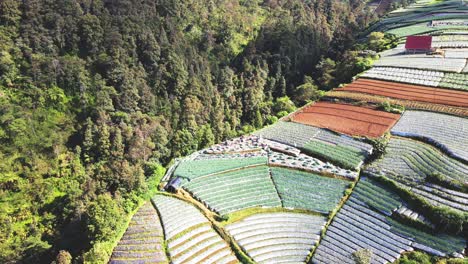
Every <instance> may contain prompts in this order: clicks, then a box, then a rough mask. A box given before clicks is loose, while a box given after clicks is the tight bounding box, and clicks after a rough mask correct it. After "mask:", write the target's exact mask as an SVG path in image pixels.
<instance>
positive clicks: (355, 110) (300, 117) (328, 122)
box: [292, 102, 399, 137]
mask: <svg viewBox="0 0 468 264" xmlns="http://www.w3.org/2000/svg"><path fill="white" fill-rule="evenodd" d="M398 118H399V115H396V114H391V113H387V112H382V111H376V110H372V109H369V108H364V107H358V106H352V105H345V104H334V103H328V102H318V103H315V104H313V105H310V106H309V107H306V108H304V109H303V110H302V111H300V112H298V113H297V114H295V115H294V116H293V117H292V120H293V121H294V122H297V123H302V124H306V125H312V126H317V127H322V128H328V129H330V130H333V131H336V132H340V133H344V134H348V135H358V136H369V137H380V136H382V135H383V134H384V133H385V132H386V131H387V130H388V129H389V128H390V127H391V126H393V124H395V122H396V121H397V120H398Z"/></svg>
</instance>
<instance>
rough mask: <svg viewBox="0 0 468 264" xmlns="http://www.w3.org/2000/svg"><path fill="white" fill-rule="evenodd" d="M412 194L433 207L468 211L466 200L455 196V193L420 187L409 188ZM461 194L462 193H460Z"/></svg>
mask: <svg viewBox="0 0 468 264" xmlns="http://www.w3.org/2000/svg"><path fill="white" fill-rule="evenodd" d="M411 191H412V192H413V193H416V194H418V195H419V196H421V197H424V199H426V200H428V201H429V202H430V203H431V204H433V205H435V206H448V207H450V208H453V209H456V210H460V211H463V212H467V211H468V198H465V197H461V196H458V195H455V194H454V192H455V191H451V192H450V193H448V192H445V191H443V190H441V189H437V188H434V187H433V186H427V185H420V186H416V187H413V188H411ZM460 194H463V193H460Z"/></svg>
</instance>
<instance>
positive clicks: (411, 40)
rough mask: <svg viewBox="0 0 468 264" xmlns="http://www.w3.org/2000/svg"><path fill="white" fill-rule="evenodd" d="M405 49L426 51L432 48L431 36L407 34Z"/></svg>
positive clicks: (408, 50)
mask: <svg viewBox="0 0 468 264" xmlns="http://www.w3.org/2000/svg"><path fill="white" fill-rule="evenodd" d="M405 49H406V51H407V52H413V53H414V52H428V51H431V50H432V36H408V37H406V44H405Z"/></svg>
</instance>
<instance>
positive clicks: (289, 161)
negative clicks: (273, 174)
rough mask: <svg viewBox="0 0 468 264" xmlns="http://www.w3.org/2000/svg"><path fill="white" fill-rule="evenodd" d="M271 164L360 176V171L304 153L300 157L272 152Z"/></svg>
mask: <svg viewBox="0 0 468 264" xmlns="http://www.w3.org/2000/svg"><path fill="white" fill-rule="evenodd" d="M269 164H270V165H271V166H280V167H287V168H291V169H297V170H305V171H310V172H315V173H321V174H328V175H330V174H331V175H337V176H340V177H344V178H348V179H356V178H357V177H358V173H357V172H356V171H353V170H347V169H343V168H340V167H338V166H335V165H333V164H331V163H329V162H323V161H321V160H319V159H316V158H312V157H310V156H308V155H304V154H300V155H299V156H298V157H293V156H288V155H285V154H282V153H277V152H271V153H269Z"/></svg>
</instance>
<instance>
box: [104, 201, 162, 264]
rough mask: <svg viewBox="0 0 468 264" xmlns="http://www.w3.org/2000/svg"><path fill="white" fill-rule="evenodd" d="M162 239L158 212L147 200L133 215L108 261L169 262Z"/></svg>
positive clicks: (114, 262) (118, 262) (119, 263)
mask: <svg viewBox="0 0 468 264" xmlns="http://www.w3.org/2000/svg"><path fill="white" fill-rule="evenodd" d="M163 241H164V236H163V229H162V227H161V222H160V221H159V217H158V214H157V212H156V210H155V209H154V207H153V206H152V205H151V203H149V202H147V203H145V204H144V205H143V206H142V207H141V208H140V209H139V210H138V211H137V212H136V213H135V215H133V217H132V220H131V222H130V224H129V226H128V228H127V230H126V231H125V234H124V235H123V237H122V239H121V240H120V241H119V244H118V245H117V246H116V247H115V248H114V251H113V253H112V256H111V260H110V261H109V263H110V264H124V263H129V261H134V262H137V261H138V262H141V263H149V262H152V263H169V261H168V260H167V257H166V252H165V250H164V243H163Z"/></svg>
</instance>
